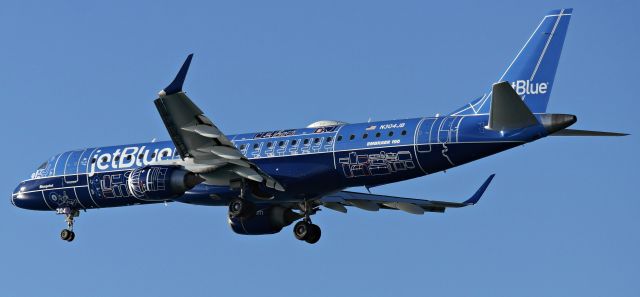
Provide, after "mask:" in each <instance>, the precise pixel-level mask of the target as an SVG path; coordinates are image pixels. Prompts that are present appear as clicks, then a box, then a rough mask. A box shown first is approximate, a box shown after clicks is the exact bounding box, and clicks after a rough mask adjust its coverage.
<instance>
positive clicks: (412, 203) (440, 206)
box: [319, 174, 495, 215]
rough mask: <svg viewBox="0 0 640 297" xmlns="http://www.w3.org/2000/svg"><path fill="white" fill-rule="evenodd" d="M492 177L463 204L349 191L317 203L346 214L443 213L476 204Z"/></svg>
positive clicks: (331, 195)
mask: <svg viewBox="0 0 640 297" xmlns="http://www.w3.org/2000/svg"><path fill="white" fill-rule="evenodd" d="M494 177H495V174H492V175H490V176H489V177H488V178H487V180H486V181H485V182H484V183H483V184H482V185H481V186H480V188H478V190H477V191H476V192H475V193H474V194H473V195H472V196H471V197H470V198H469V199H467V200H465V201H464V202H447V201H436V200H425V199H415V198H405V197H396V196H386V195H376V194H369V193H359V192H351V191H341V192H337V193H333V194H330V195H327V196H325V197H323V198H322V199H320V201H319V202H320V203H321V204H322V205H323V206H325V207H326V208H329V209H332V210H335V211H339V212H343V213H346V212H347V209H346V207H345V206H352V207H357V208H360V209H363V210H368V211H377V210H379V209H380V208H385V209H396V210H401V211H404V212H407V213H411V214H418V215H420V214H423V213H424V212H444V211H445V209H447V208H459V207H465V206H469V205H474V204H476V203H478V201H479V200H480V198H481V197H482V195H483V194H484V192H485V191H486V190H487V188H488V187H489V184H490V183H491V181H492V180H493V178H494Z"/></svg>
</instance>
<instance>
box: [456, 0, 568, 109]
mask: <svg viewBox="0 0 640 297" xmlns="http://www.w3.org/2000/svg"><path fill="white" fill-rule="evenodd" d="M572 10H573V9H571V8H565V9H556V10H552V11H550V12H549V13H548V14H547V15H545V16H544V17H543V18H542V21H541V22H540V24H539V25H538V27H537V28H536V29H535V31H534V32H533V34H531V36H530V37H529V39H528V40H527V42H526V43H525V44H524V46H523V47H522V49H521V50H520V51H519V52H518V54H517V55H516V57H515V58H514V59H513V61H512V62H511V64H510V65H509V67H507V70H505V72H504V73H503V74H502V76H500V78H499V79H498V80H497V81H496V82H502V81H508V82H509V83H511V86H512V87H513V89H514V90H515V91H516V92H517V93H518V95H520V96H521V97H522V99H523V100H524V102H525V103H526V104H527V106H528V107H529V109H530V110H531V111H532V112H533V113H544V112H546V110H547V104H548V103H549V96H550V95H551V90H552V88H553V80H554V78H555V76H556V69H557V68H558V61H559V60H560V53H561V52H562V45H563V44H564V38H565V36H566V35H567V28H568V27H569V20H570V19H571V13H572ZM490 105H491V93H488V94H486V95H485V96H482V97H481V98H478V99H476V100H474V101H472V102H471V103H469V104H467V105H466V106H463V107H462V108H460V109H458V110H457V111H455V112H454V113H453V114H478V113H488V112H489V109H490Z"/></svg>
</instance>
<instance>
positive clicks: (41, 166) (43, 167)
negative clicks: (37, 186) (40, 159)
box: [38, 162, 47, 170]
mask: <svg viewBox="0 0 640 297" xmlns="http://www.w3.org/2000/svg"><path fill="white" fill-rule="evenodd" d="M45 168H47V162H44V163H42V164H41V165H40V166H38V170H41V169H45Z"/></svg>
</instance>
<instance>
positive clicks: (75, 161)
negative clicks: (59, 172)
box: [64, 150, 85, 184]
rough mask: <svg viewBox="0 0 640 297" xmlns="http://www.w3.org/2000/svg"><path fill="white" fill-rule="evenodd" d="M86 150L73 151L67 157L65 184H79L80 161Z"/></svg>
mask: <svg viewBox="0 0 640 297" xmlns="http://www.w3.org/2000/svg"><path fill="white" fill-rule="evenodd" d="M84 152H85V151H84V150H81V151H72V152H70V153H69V155H67V160H66V162H65V165H64V182H65V183H68V184H75V183H77V182H78V172H79V168H80V160H81V158H82V155H83V154H84Z"/></svg>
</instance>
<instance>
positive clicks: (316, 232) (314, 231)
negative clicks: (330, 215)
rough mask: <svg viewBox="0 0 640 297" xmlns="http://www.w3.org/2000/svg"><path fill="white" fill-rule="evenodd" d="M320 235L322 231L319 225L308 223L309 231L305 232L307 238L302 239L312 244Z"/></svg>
mask: <svg viewBox="0 0 640 297" xmlns="http://www.w3.org/2000/svg"><path fill="white" fill-rule="evenodd" d="M321 235H322V231H321V230H320V227H319V226H318V225H315V224H311V225H309V232H308V234H307V238H305V239H304V241H306V242H307V243H310V244H314V243H316V242H318V240H320V236H321Z"/></svg>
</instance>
